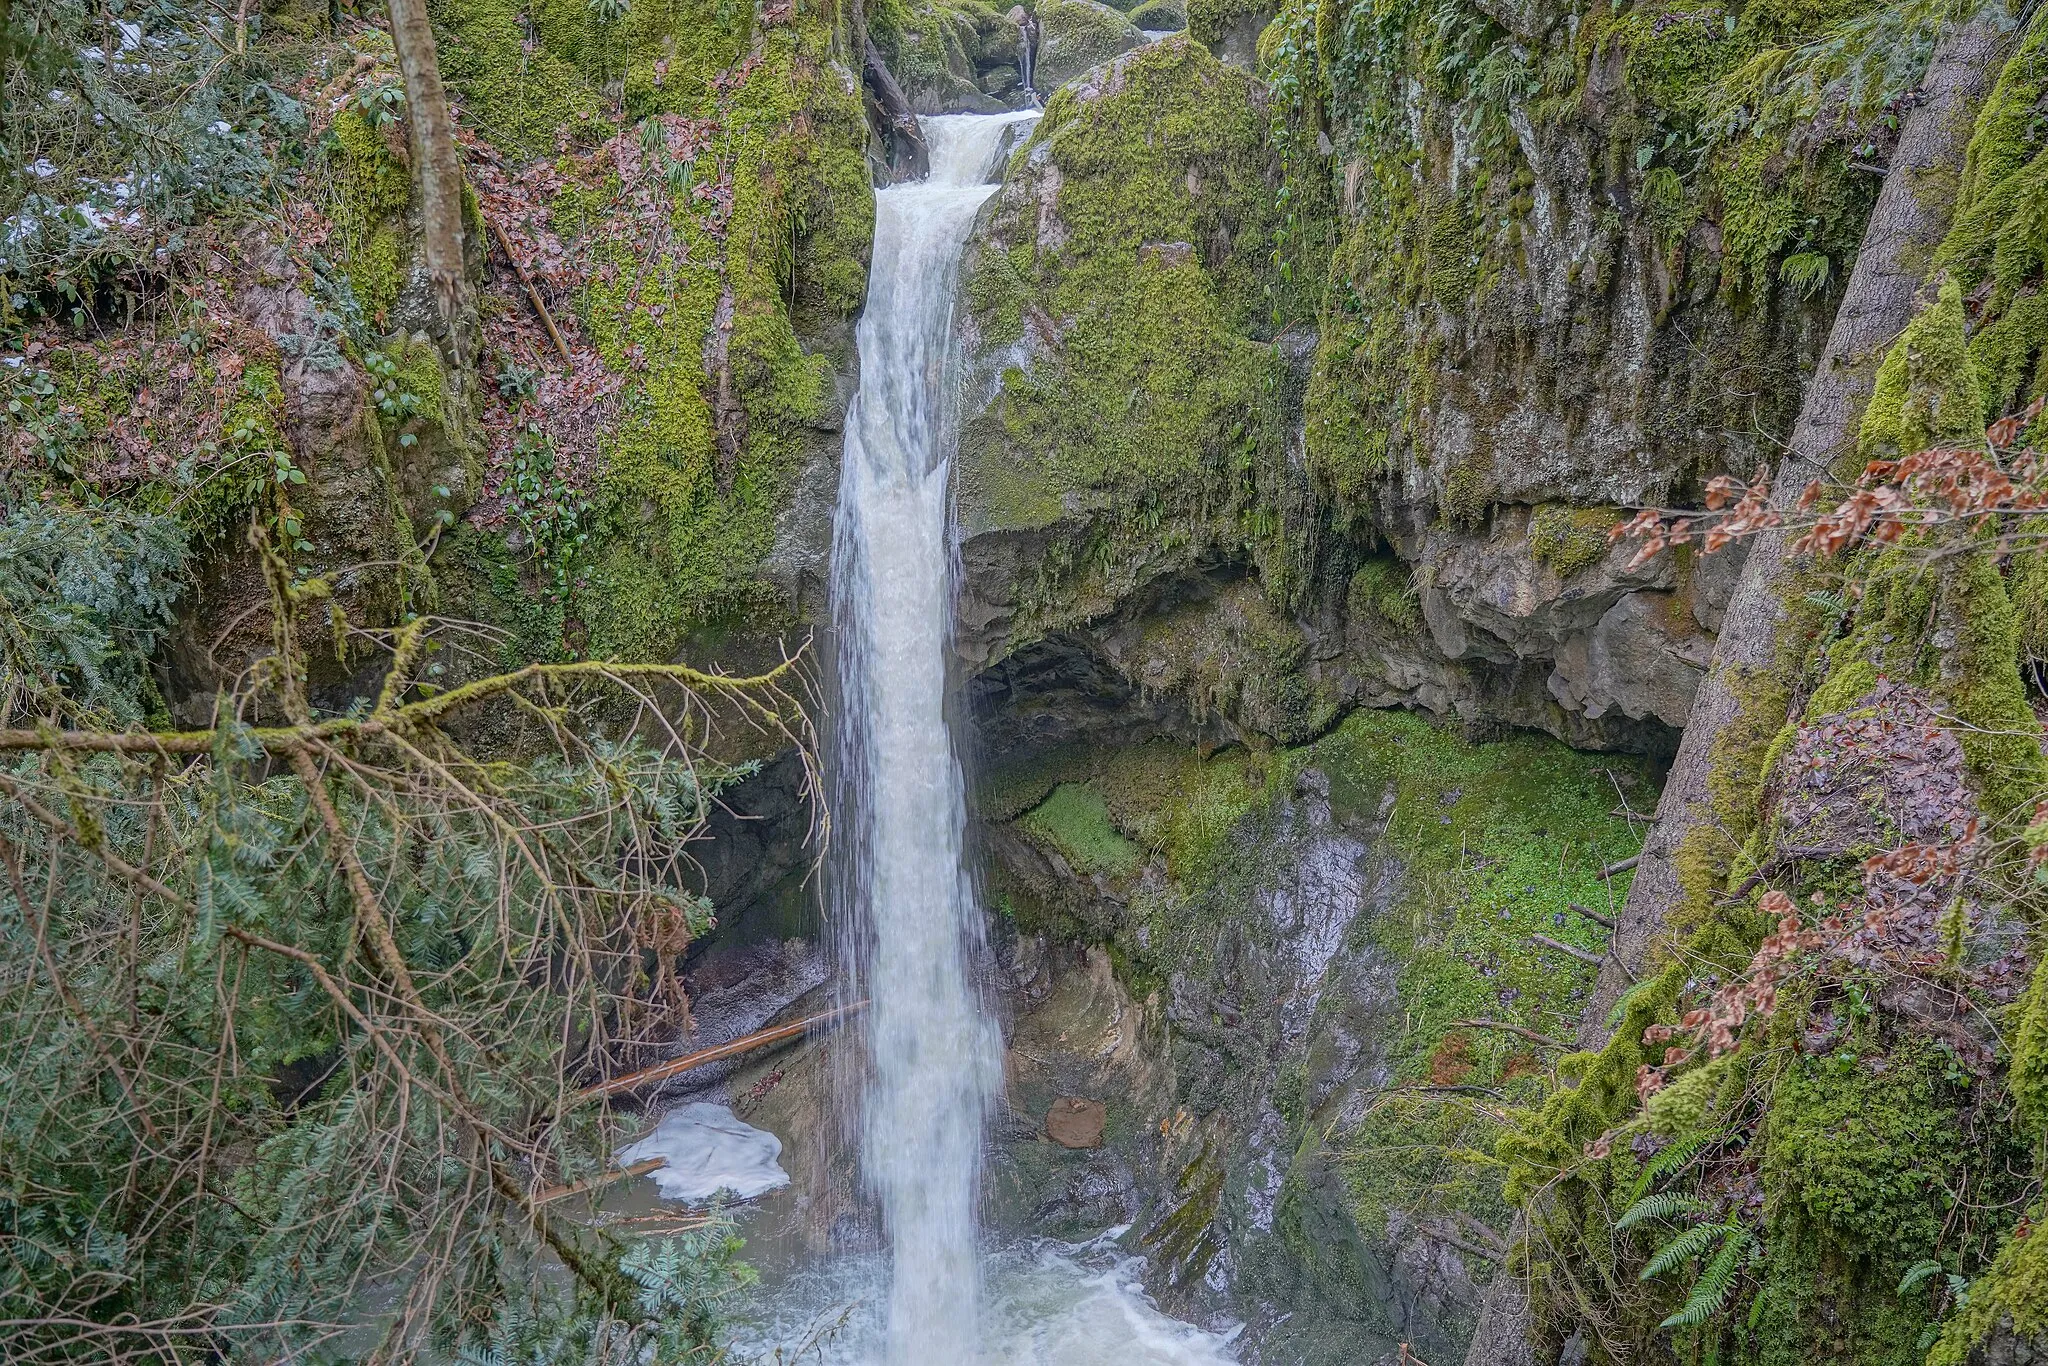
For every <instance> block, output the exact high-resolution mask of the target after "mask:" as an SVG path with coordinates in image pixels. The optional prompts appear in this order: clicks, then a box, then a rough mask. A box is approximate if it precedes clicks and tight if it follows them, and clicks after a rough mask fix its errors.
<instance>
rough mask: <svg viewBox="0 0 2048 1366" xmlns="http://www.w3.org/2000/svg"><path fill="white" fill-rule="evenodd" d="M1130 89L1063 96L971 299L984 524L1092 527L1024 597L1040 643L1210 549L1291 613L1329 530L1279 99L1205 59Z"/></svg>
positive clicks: (1014, 183)
mask: <svg viewBox="0 0 2048 1366" xmlns="http://www.w3.org/2000/svg"><path fill="white" fill-rule="evenodd" d="M1113 70H1114V73H1115V74H1114V75H1113V76H1109V77H1105V78H1104V79H1103V81H1102V82H1101V86H1102V89H1101V90H1100V91H1099V92H1093V91H1092V90H1091V93H1090V94H1088V96H1087V97H1086V98H1084V97H1083V95H1082V93H1081V91H1080V90H1078V89H1077V88H1074V87H1069V88H1066V89H1062V90H1061V91H1060V92H1058V93H1057V94H1056V95H1055V96H1054V97H1053V99H1052V100H1051V102H1050V103H1049V105H1048V106H1047V109H1046V112H1045V115H1044V117H1043V118H1042V119H1041V120H1040V122H1039V125H1038V127H1037V128H1036V129H1035V130H1034V132H1033V134H1032V137H1031V140H1030V142H1029V143H1028V144H1027V145H1026V147H1025V148H1024V149H1023V150H1022V151H1021V152H1020V153H1019V159H1018V161H1017V162H1016V163H1015V165H1014V167H1013V171H1012V174H1011V177H1010V181H1009V183H1008V185H1006V187H1005V188H1004V190H1003V191H1002V192H1001V193H1000V195H999V197H998V198H997V200H996V201H995V204H994V207H993V209H992V210H991V213H992V219H991V221H990V223H989V227H988V231H987V232H986V234H985V235H983V236H982V237H981V238H980V240H979V242H978V245H977V249H976V251H975V254H974V256H973V258H972V260H971V261H970V262H969V266H968V273H967V277H966V279H965V282H964V289H965V295H966V299H967V302H968V306H969V310H970V313H971V317H972V321H973V324H974V327H975V329H976V332H977V333H978V338H979V342H980V346H979V348H978V360H979V363H980V364H981V365H983V366H984V367H985V369H986V370H989V371H999V374H990V375H989V376H988V378H989V379H991V380H996V379H998V378H999V380H1000V387H999V389H998V390H997V392H995V394H994V395H993V397H992V399H991V400H990V402H989V403H988V406H987V407H986V408H984V409H983V410H982V411H980V412H978V413H974V414H971V415H970V416H969V418H968V420H967V422H966V424H965V426H964V430H963V432H962V437H961V446H960V454H959V459H958V464H957V467H956V468H957V478H958V480H959V483H960V487H961V492H962V498H961V521H962V523H963V528H964V529H965V530H966V531H967V532H968V533H970V534H972V533H975V532H979V531H987V530H993V529H1009V528H1014V527H1024V526H1042V525H1046V524H1048V523H1049V522H1051V521H1054V520H1056V519H1058V518H1060V517H1062V516H1066V517H1071V516H1073V515H1074V514H1077V513H1079V514H1085V515H1087V516H1088V517H1089V518H1090V521H1089V525H1088V528H1087V532H1086V536H1087V539H1086V540H1084V541H1082V542H1080V543H1068V544H1065V545H1063V546H1061V547H1059V548H1057V549H1056V550H1055V552H1054V553H1053V554H1050V555H1048V556H1047V557H1046V561H1045V564H1044V567H1043V570H1042V576H1041V581H1040V582H1038V583H1036V584H1033V585H1026V586H1025V589H1026V591H1025V593H1024V599H1025V601H1024V606H1025V609H1026V610H1025V613H1024V618H1025V620H1024V623H1023V629H1026V630H1028V629H1033V628H1046V627H1049V626H1050V625H1052V624H1054V623H1056V622H1058V621H1060V620H1063V619H1066V617H1067V616H1069V615H1070V614H1071V613H1072V612H1073V611H1075V610H1076V604H1077V603H1078V602H1080V601H1083V600H1086V599H1088V598H1089V597H1091V596H1092V595H1094V594H1096V593H1098V592H1102V591H1109V592H1112V593H1114V592H1118V591H1123V590H1124V588H1126V587H1127V586H1128V584H1129V583H1132V582H1135V581H1137V580H1138V579H1139V578H1140V577H1141V576H1142V575H1143V574H1145V573H1147V572H1149V570H1148V567H1149V566H1153V565H1156V564H1159V563H1162V562H1167V561H1171V560H1175V559H1184V558H1186V557H1187V556H1188V555H1190V554H1192V553H1194V552H1196V551H1198V550H1200V549H1202V548H1205V547H1216V548H1219V549H1229V550H1234V551H1242V552H1244V553H1247V554H1248V555H1249V556H1250V557H1251V558H1253V559H1254V560H1255V561H1256V562H1257V563H1258V565H1259V568H1260V570H1261V578H1262V581H1263V583H1264V585H1265V587H1266V589H1267V591H1268V592H1269V593H1272V594H1273V595H1274V596H1275V598H1276V600H1281V601H1284V600H1286V598H1287V596H1288V595H1289V594H1290V593H1293V592H1297V591H1300V589H1301V587H1302V585H1301V583H1300V582H1299V572H1298V565H1299V564H1300V562H1301V561H1302V559H1303V555H1302V553H1301V547H1302V545H1303V542H1304V540H1305V538H1306V537H1307V536H1309V535H1310V534H1311V533H1312V530H1313V523H1312V520H1311V516H1310V514H1309V513H1308V511H1307V509H1306V507H1305V506H1304V503H1305V499H1304V496H1303V494H1304V492H1305V491H1303V490H1301V489H1299V488H1297V487H1296V484H1297V483H1298V480H1296V478H1295V476H1294V475H1293V474H1292V473H1291V471H1290V466H1289V463H1288V461H1287V458H1286V442H1287V430H1286V427H1287V423H1286V420H1285V414H1286V411H1287V410H1288V408H1289V407H1290V406H1291V404H1292V402H1293V397H1292V388H1293V381H1292V378H1291V376H1290V374H1289V370H1288V367H1287V364H1286V361H1285V359H1284V357H1283V356H1282V355H1281V354H1279V352H1278V350H1277V349H1276V347H1275V346H1274V345H1273V343H1272V341H1271V337H1272V333H1273V330H1274V328H1275V324H1276V322H1284V321H1285V319H1286V318H1287V317H1289V316H1291V315H1292V314H1293V313H1294V312H1295V311H1297V309H1298V304H1297V302H1296V295H1295V288H1296V287H1295V286H1292V285H1290V284H1289V283H1288V279H1287V277H1286V275H1284V274H1283V273H1281V272H1279V271H1277V270H1276V264H1275V256H1276V251H1280V250H1281V249H1282V242H1281V240H1280V237H1281V233H1282V231H1283V227H1284V224H1285V221H1286V219H1285V215H1284V214H1283V213H1282V212H1281V211H1280V209H1279V208H1278V207H1277V206H1276V205H1275V203H1274V193H1273V188H1272V185H1273V178H1274V176H1275V174H1276V173H1277V167H1276V164H1275V154H1274V150H1273V148H1272V146H1271V144H1270V141H1269V137H1268V132H1269V128H1268V117H1267V111H1266V109H1265V107H1264V103H1263V97H1262V95H1261V92H1260V91H1259V89H1258V88H1257V86H1255V85H1254V84H1253V82H1252V81H1251V80H1250V78H1249V77H1247V76H1246V75H1245V74H1244V73H1243V72H1241V71H1238V70H1236V69H1234V68H1230V67H1226V66H1224V65H1222V64H1221V63H1219V62H1218V61H1216V59H1215V58H1213V57H1211V56H1210V55H1209V54H1208V53H1207V52H1205V51H1204V50H1202V49H1201V48H1200V47H1199V46H1197V45H1195V44H1193V43H1190V42H1188V41H1186V40H1184V39H1168V40H1166V41H1163V42H1160V43H1157V44H1154V45H1152V46H1150V47H1146V48H1143V49H1141V50H1138V51H1135V52H1132V53H1129V54H1127V55H1126V56H1124V57H1121V58H1119V59H1118V61H1117V63H1116V64H1115V66H1114V68H1113ZM1035 168H1044V169H1042V170H1040V169H1035ZM1055 187H1056V188H1055ZM1289 274H1291V272H1289ZM1269 291H1271V292H1269ZM1276 310H1277V311H1278V313H1279V315H1280V316H1279V317H1278V318H1276V316H1275V314H1276Z"/></svg>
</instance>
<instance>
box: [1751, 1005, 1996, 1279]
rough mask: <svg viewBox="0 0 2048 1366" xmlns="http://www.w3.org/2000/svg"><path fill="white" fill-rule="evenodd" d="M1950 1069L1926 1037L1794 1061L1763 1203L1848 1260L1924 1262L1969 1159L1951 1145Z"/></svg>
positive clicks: (1779, 1092) (1779, 1097) (1767, 1144)
mask: <svg viewBox="0 0 2048 1366" xmlns="http://www.w3.org/2000/svg"><path fill="white" fill-rule="evenodd" d="M1948 1063H1949V1060H1948V1059H1946V1058H1945V1057H1943V1056H1942V1055H1941V1054H1939V1053H1938V1052H1937V1050H1936V1049H1935V1046H1934V1044H1933V1042H1932V1041H1931V1040H1922V1041H1914V1042H1911V1043H1908V1044H1906V1045H1904V1046H1903V1047H1900V1048H1895V1049H1892V1050H1889V1051H1886V1052H1871V1053H1869V1054H1868V1055H1861V1056H1859V1055H1858V1054H1857V1053H1856V1052H1854V1051H1853V1050H1843V1051H1840V1052H1837V1053H1833V1054H1829V1055H1826V1056H1823V1057H1818V1058H1795V1059H1794V1060H1792V1061H1791V1062H1790V1063H1789V1064H1788V1065H1787V1067H1786V1069H1785V1071H1784V1073H1783V1074H1782V1075H1780V1076H1779V1077H1778V1078H1777V1081H1776V1084H1775V1085H1774V1086H1773V1088H1772V1092H1771V1110H1770V1117H1769V1119H1768V1121H1767V1122H1766V1127H1765V1131H1764V1134H1763V1145H1764V1156H1763V1179H1764V1190H1765V1198H1766V1199H1767V1200H1770V1201H1774V1202H1783V1203H1784V1204H1785V1205H1789V1206H1796V1208H1797V1212H1798V1214H1799V1215H1801V1216H1803V1217H1805V1218H1807V1219H1810V1220H1812V1221H1813V1222H1815V1223H1818V1224H1822V1225H1825V1226H1827V1228H1828V1229H1829V1230H1830V1231H1831V1233H1832V1234H1833V1238H1834V1241H1836V1242H1837V1243H1838V1244H1839V1245H1841V1246H1842V1247H1843V1248H1844V1249H1846V1250H1847V1251H1848V1252H1849V1253H1850V1255H1852V1256H1856V1257H1863V1258H1871V1259H1880V1260H1884V1261H1887V1262H1891V1263H1898V1264H1900V1265H1908V1264H1910V1263H1912V1262H1913V1261H1916V1260H1918V1259H1919V1258H1920V1257H1921V1256H1923V1255H1925V1254H1926V1253H1927V1252H1928V1251H1929V1250H1930V1249H1932V1248H1933V1247H1934V1245H1935V1244H1936V1242H1937V1241H1938V1239H1939V1238H1940V1236H1941V1231H1942V1225H1943V1223H1944V1222H1945V1221H1946V1220H1947V1218H1948V1216H1949V1211H1950V1209H1951V1208H1952V1207H1953V1204H1954V1202H1953V1200H1952V1199H1948V1198H1945V1196H1944V1192H1945V1191H1951V1190H1955V1189H1957V1188H1958V1187H1959V1185H1960V1182H1959V1180H1958V1177H1959V1174H1960V1169H1961V1167H1962V1165H1963V1164H1964V1162H1965V1161H1967V1160H1968V1157H1969V1155H1968V1154H1967V1153H1965V1152H1963V1151H1961V1150H1960V1149H1959V1148H1958V1146H1957V1144H1956V1142H1955V1137H1956V1134H1955V1120H1954V1112H1955V1109H1956V1106H1957V1102H1958V1100H1959V1096H1958V1095H1957V1094H1956V1093H1955V1087H1954V1085H1953V1084H1952V1083H1950V1082H1947V1081H1945V1080H1944V1079H1943V1072H1944V1071H1945V1070H1953V1069H1952V1067H1950V1066H1949V1065H1948ZM1790 1212H1791V1211H1789V1210H1781V1211H1780V1217H1784V1215H1786V1214H1789V1213H1790Z"/></svg>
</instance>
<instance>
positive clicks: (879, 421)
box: [832, 115, 1029, 1366]
mask: <svg viewBox="0 0 2048 1366" xmlns="http://www.w3.org/2000/svg"><path fill="white" fill-rule="evenodd" d="M1021 117H1029V116H1028V115H1025V116H1021ZM1015 121H1017V120H1016V118H1015V117H1011V118H1004V117H980V118H976V117H970V116H955V117H952V118H933V119H927V120H926V121H925V125H924V127H925V134H926V137H927V139H928V141H929V144H930V149H931V174H930V176H929V177H928V178H927V179H925V180H922V181H916V182H912V183H910V184H905V185H898V186H893V187H891V188H889V189H886V190H883V191H881V192H880V193H878V194H877V195H876V196H875V257H874V267H873V270H872V272H871V273H870V275H869V279H868V303H867V309H866V311H865V312H864V313H863V314H862V315H861V322H860V330H859V334H858V341H859V344H860V392H859V394H858V395H857V396H856V397H855V398H854V401H853V406H852V408H851V409H850V410H849V412H848V413H847V420H846V449H845V455H844V460H843V464H842V467H841V472H840V476H839V509H838V515H837V520H836V522H835V525H834V528H833V546H834V552H833V553H834V564H833V573H832V584H833V601H834V614H835V618H836V625H837V627H838V632H839V651H840V668H839V678H840V715H841V716H842V718H844V721H843V724H842V727H841V750H840V761H841V766H842V769H843V771H844V772H845V773H846V774H847V775H849V779H850V781H849V782H848V783H847V784H846V785H845V786H844V787H843V789H842V790H843V791H844V792H845V795H846V796H847V797H849V798H850V799H851V800H850V801H849V802H846V803H843V805H847V806H850V807H851V808H852V811H851V817H852V819H851V822H850V823H851V825H852V827H853V828H852V830H851V831H850V832H849V833H850V837H851V838H852V839H853V840H855V841H858V846H859V847H858V848H857V849H856V850H855V851H854V852H853V855H852V858H851V860H850V862H851V864H852V867H851V869H850V871H851V876H850V877H849V878H848V879H847V893H848V895H847V896H846V897H845V898H844V899H843V902H842V904H843V906H844V908H845V910H846V911H848V912H850V914H847V915H844V916H843V921H844V922H845V924H846V925H847V926H848V927H849V928H850V929H851V930H852V932H853V933H854V934H855V935H856V936H857V942H856V943H854V944H853V945H852V946H851V947H852V948H853V952H852V953H851V954H849V955H848V957H849V958H850V959H851V961H852V965H853V968H854V971H855V973H856V975H857V976H858V979H859V989H860V990H862V991H863V992H864V993H865V994H866V995H867V996H868V997H869V999H870V1002H871V1005H870V1007H869V1012H868V1056H869V1067H870V1071H869V1076H868V1078H867V1085H866V1093H865V1095H864V1097H863V1100H862V1107H861V1109H862V1121H861V1130H862V1132H861V1160H862V1167H863V1170H864V1172H865V1174H866V1177H867V1182H868V1185H869V1187H870V1188H871V1189H872V1191H873V1193H874V1195H875V1197H876V1199H877V1200H878V1201H879V1203H880V1205H881V1210H882V1220H883V1224H884V1231H885V1233H886V1235H887V1237H888V1239H889V1242H890V1246H891V1247H892V1249H893V1254H892V1260H893V1274H892V1276H891V1280H890V1291H889V1312H888V1344H889V1347H888V1358H887V1359H888V1361H889V1362H890V1363H891V1366H918V1364H919V1363H925V1362H942V1361H945V1362H950V1361H961V1362H964V1361H966V1360H968V1359H969V1358H970V1356H971V1354H972V1352H973V1350H974V1345H975V1343H976V1342H977V1341H978V1322H977V1320H978V1313H977V1309H978V1304H977V1301H978V1298H979V1280H980V1276H979V1264H978V1260H977V1258H976V1255H975V1253H976V1248H975V1233H974V1203H975V1193H976V1190H977V1187H978V1185H979V1176H980V1154H981V1138H982V1129H983V1122H984V1120H985V1119H986V1117H987V1112H988V1106H989V1102H990V1099H991V1097H992V1096H993V1095H994V1093H995V1088H996V1085H997V1083H998V1082H999V1080H1000V1078H1001V1066H1002V1063H1001V1041H1000V1039H999V1038H998V1037H997V1034H996V1029H995V1026H994V1024H993V1022H991V1021H990V1020H989V1019H988V1017H987V1016H986V1015H985V1014H984V1013H983V1011H982V1009H981V1005H980V1002H979V1001H978V1000H977V999H976V993H975V989H974V980H973V976H972V959H973V956H974V954H975V952H976V950H977V949H978V948H979V947H980V938H981V934H980V925H981V918H980V915H979V913H978V912H977V911H976V909H975V905H974V895H973V888H972V885H971V883H970V882H969V880H968V878H967V872H966V865H965V863H964V862H963V861H962V859H961V841H962V837H963V835H964V832H965V828H966V822H967V809H966V799H965V794H964V792H963V784H962V780H961V775H960V765H959V762H958V761H957V759H956V758H955V756H954V753H953V740H952V735H951V732H950V731H949V730H948V728H947V725H946V707H945V702H946V654H947V649H946V646H947V638H948V631H949V624H950V622H951V620H952V596H951V592H950V587H949V580H950V573H949V566H950V559H951V556H950V553H949V548H948V540H947V526H946V508H947V483H946V481H947V465H948V461H947V453H948V449H949V444H950V443H949V440H948V436H949V432H948V427H949V423H948V421H947V409H948V406H949V404H948V402H947V400H948V397H949V392H948V385H947V382H946V381H947V377H948V371H949V368H950V367H949V365H948V361H949V360H950V358H951V353H952V350H953V345H952V337H953V326H952V323H953V284H954V280H955V277H956V276H957V274H958V270H959V263H960V253H961V248H962V246H963V245H964V244H965V242H966V239H967V232H968V228H969V227H970V226H971V225H972V223H973V221H974V213H975V210H976V209H978V208H979V207H980V206H981V203H982V201H984V200H985V199H987V198H988V196H989V195H990V193H992V191H993V189H994V187H993V186H991V185H988V184H985V183H983V182H984V181H985V180H986V176H985V174H984V172H985V170H986V168H987V165H988V162H989V159H990V158H991V156H992V155H993V154H994V152H995V148H996V143H997V141H998V139H999V138H1000V137H1001V136H1002V132H1003V129H1004V127H1005V126H1006V125H1007V124H1009V123H1012V122H1015Z"/></svg>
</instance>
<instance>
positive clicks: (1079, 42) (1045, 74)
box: [1038, 0, 1144, 88]
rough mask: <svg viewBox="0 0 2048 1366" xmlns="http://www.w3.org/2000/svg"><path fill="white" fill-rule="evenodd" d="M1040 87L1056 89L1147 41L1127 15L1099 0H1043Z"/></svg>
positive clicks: (1041, 9) (1039, 17)
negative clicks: (1100, 2) (1097, 0)
mask: <svg viewBox="0 0 2048 1366" xmlns="http://www.w3.org/2000/svg"><path fill="white" fill-rule="evenodd" d="M1038 26H1039V33H1040V34H1041V35H1042V36H1041V39H1040V51H1039V72H1040V73H1042V74H1040V75H1039V76H1038V84H1039V85H1041V86H1045V87H1048V88H1050V87H1052V86H1056V85H1059V84H1061V83H1063V82H1066V81H1070V80H1072V79H1073V78H1074V77H1076V76H1078V75H1080V74H1081V73H1082V72H1084V71H1087V70H1089V69H1090V68H1092V67H1096V66H1100V65H1101V64H1102V63H1104V62H1106V61H1108V60H1109V59H1110V58H1112V57H1114V56H1116V55H1117V54H1118V53H1120V52H1125V51H1128V50H1129V49H1131V48H1134V47H1137V46H1138V45H1139V44H1140V43H1142V42H1143V41H1144V39H1143V38H1141V37H1140V36H1139V35H1138V30H1137V27H1136V26H1135V25H1133V24H1132V23H1131V21H1130V20H1129V19H1128V18H1126V17H1125V16H1124V15H1122V14H1120V13H1118V12H1117V11H1116V10H1114V9H1111V8H1110V7H1109V6H1108V5H1104V4H1099V3H1097V2H1096V0H1041V3H1040V4H1039V6H1038Z"/></svg>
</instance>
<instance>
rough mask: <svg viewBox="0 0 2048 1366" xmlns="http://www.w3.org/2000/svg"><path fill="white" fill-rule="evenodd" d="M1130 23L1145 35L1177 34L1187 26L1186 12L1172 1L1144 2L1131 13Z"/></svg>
mask: <svg viewBox="0 0 2048 1366" xmlns="http://www.w3.org/2000/svg"><path fill="white" fill-rule="evenodd" d="M1131 22H1132V23H1134V24H1136V25H1137V26H1138V27H1139V29H1141V30H1142V31H1144V32H1146V33H1178V32H1180V31H1181V30H1182V29H1184V28H1186V27H1187V26H1188V12H1187V10H1186V8H1185V7H1183V6H1181V5H1178V4H1176V3H1174V0H1145V3H1144V4H1142V5H1140V6H1138V7H1137V8H1136V9H1134V10H1132V11H1131Z"/></svg>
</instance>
